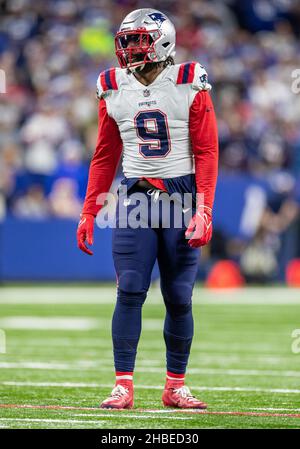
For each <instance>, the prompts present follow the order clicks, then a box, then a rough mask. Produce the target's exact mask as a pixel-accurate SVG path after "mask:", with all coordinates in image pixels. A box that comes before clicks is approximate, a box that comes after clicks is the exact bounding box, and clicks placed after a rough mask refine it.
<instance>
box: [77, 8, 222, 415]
mask: <svg viewBox="0 0 300 449" xmlns="http://www.w3.org/2000/svg"><path fill="white" fill-rule="evenodd" d="M115 45H116V55H117V58H118V61H119V64H120V68H111V69H108V70H105V71H104V72H102V73H100V75H99V78H98V81H97V95H98V98H99V109H98V110H99V132H98V140H97V145H96V150H95V153H94V156H93V158H92V161H91V165H90V172H89V180H88V186H87V193H86V198H85V202H84V206H83V211H82V215H81V220H80V222H79V225H78V230H77V239H78V246H79V248H80V249H81V250H82V251H84V252H86V253H87V254H90V255H91V254H92V251H91V249H90V248H88V247H87V246H86V243H87V244H88V245H92V244H93V226H94V220H95V217H96V215H97V213H98V212H99V210H100V208H101V205H102V204H103V201H102V202H101V204H98V203H99V202H97V197H98V195H99V194H103V193H105V192H108V191H109V189H110V186H111V184H112V181H113V178H114V175H115V172H116V169H117V166H118V163H119V159H120V157H121V153H122V152H123V157H122V166H123V172H124V179H123V180H122V182H121V184H122V185H123V187H124V186H125V187H126V188H127V199H128V201H127V202H126V203H125V202H124V205H125V206H127V211H128V213H130V210H131V205H130V198H131V196H132V195H133V194H134V193H136V192H144V193H145V195H146V197H147V201H148V205H149V208H151V205H152V204H153V202H154V201H156V200H157V198H158V197H159V195H161V194H162V192H163V193H164V195H171V194H173V193H174V192H178V193H179V194H183V193H185V192H190V194H191V195H192V196H193V201H194V203H193V207H192V214H191V219H190V223H189V225H188V226H187V227H186V226H184V225H183V226H181V227H180V228H178V227H175V226H173V225H172V223H171V225H170V226H166V227H164V226H162V225H161V221H160V225H159V226H158V227H151V226H149V227H144V226H143V227H138V228H136V227H131V226H129V225H128V226H127V227H124V226H120V223H119V221H118V218H117V220H116V226H115V227H114V229H113V243H112V246H113V259H114V265H115V269H116V274H117V301H116V306H115V310H114V314H113V319H112V340H113V353H114V364H115V371H116V382H115V387H114V388H113V390H112V392H111V395H110V396H109V397H108V398H107V399H105V400H104V401H103V402H102V404H101V407H102V408H115V409H125V408H131V407H133V403H134V391H133V372H134V366H135V358H136V352H137V346H138V342H139V338H140V333H141V311H142V306H143V303H144V301H145V299H146V296H147V291H148V288H149V285H150V280H151V272H152V269H153V266H154V263H155V261H156V260H157V261H158V265H159V270H160V280H161V292H162V296H163V299H164V303H165V307H166V315H165V322H164V330H163V332H164V340H165V345H166V365H167V366H166V370H167V373H166V384H165V388H164V391H163V395H162V401H163V404H164V405H165V406H171V407H179V408H183V409H204V408H206V404H205V403H204V402H202V401H200V400H199V399H197V398H196V397H194V396H193V395H192V394H191V392H190V390H189V388H188V387H187V386H186V385H185V382H184V378H185V373H186V368H187V364H188V359H189V354H190V348H191V343H192V339H193V315H192V302H191V298H192V290H193V286H194V282H195V279H196V274H197V267H198V258H199V249H198V248H199V247H200V246H203V245H206V244H207V243H208V242H209V241H210V239H211V236H212V209H213V201H214V194H215V186H216V180H217V166H218V139H217V126H216V119H215V113H214V107H213V104H212V100H211V97H210V95H209V92H208V91H209V89H210V85H209V84H208V80H207V73H206V71H205V70H204V68H203V67H202V66H201V65H200V64H199V63H198V62H186V63H182V64H175V62H174V57H175V28H174V26H173V24H172V22H171V21H170V20H169V19H168V17H167V16H166V15H165V14H163V13H161V12H159V11H157V10H153V9H148V8H147V9H139V10H136V11H133V12H131V13H130V14H129V15H127V16H126V18H125V19H124V20H123V22H122V24H121V26H120V29H119V31H118V32H117V34H116V36H115ZM153 193H154V194H153ZM196 194H197V198H198V199H196ZM199 198H200V199H201V200H199ZM119 203H120V201H119ZM121 206H122V205H120V204H118V207H117V211H118V209H119V207H121ZM183 212H185V210H183ZM117 217H118V215H117ZM160 218H161V217H160Z"/></svg>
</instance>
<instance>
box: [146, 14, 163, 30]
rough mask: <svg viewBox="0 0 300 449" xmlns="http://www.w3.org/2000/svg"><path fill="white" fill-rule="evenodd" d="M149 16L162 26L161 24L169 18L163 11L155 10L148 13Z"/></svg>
mask: <svg viewBox="0 0 300 449" xmlns="http://www.w3.org/2000/svg"><path fill="white" fill-rule="evenodd" d="M148 16H149V17H150V18H151V19H152V20H154V22H155V23H156V24H157V26H158V27H161V24H162V23H163V22H164V21H165V20H167V19H166V17H165V16H164V15H163V14H162V13H161V12H153V13H152V14H148Z"/></svg>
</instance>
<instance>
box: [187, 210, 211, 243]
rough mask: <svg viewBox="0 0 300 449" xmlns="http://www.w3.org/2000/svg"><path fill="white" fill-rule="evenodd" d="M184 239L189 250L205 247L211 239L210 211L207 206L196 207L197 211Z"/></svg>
mask: <svg viewBox="0 0 300 449" xmlns="http://www.w3.org/2000/svg"><path fill="white" fill-rule="evenodd" d="M185 236H186V238H188V239H189V241H188V244H189V245H190V247H191V248H199V247H200V246H204V245H207V244H208V243H209V242H210V240H211V238H212V210H211V209H210V207H207V206H198V208H197V211H196V213H195V215H194V216H193V218H192V219H191V221H190V223H189V225H188V228H187V230H186V231H185Z"/></svg>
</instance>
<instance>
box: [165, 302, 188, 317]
mask: <svg viewBox="0 0 300 449" xmlns="http://www.w3.org/2000/svg"><path fill="white" fill-rule="evenodd" d="M165 305H166V309H167V312H168V313H169V315H171V317H172V318H179V317H181V316H183V315H186V314H187V313H189V312H191V310H192V301H191V300H190V301H189V302H188V303H184V304H174V303H172V302H168V301H165Z"/></svg>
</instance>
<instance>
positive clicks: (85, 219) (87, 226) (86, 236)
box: [77, 214, 95, 256]
mask: <svg viewBox="0 0 300 449" xmlns="http://www.w3.org/2000/svg"><path fill="white" fill-rule="evenodd" d="M94 220H95V217H94V215H91V214H82V215H81V219H80V222H79V224H78V228H77V245H78V248H79V249H81V251H83V252H85V253H87V254H89V255H90V256H92V255H93V251H91V250H90V249H89V248H87V247H86V244H85V242H87V243H88V244H89V245H92V244H93V243H94V237H93V235H94Z"/></svg>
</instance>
